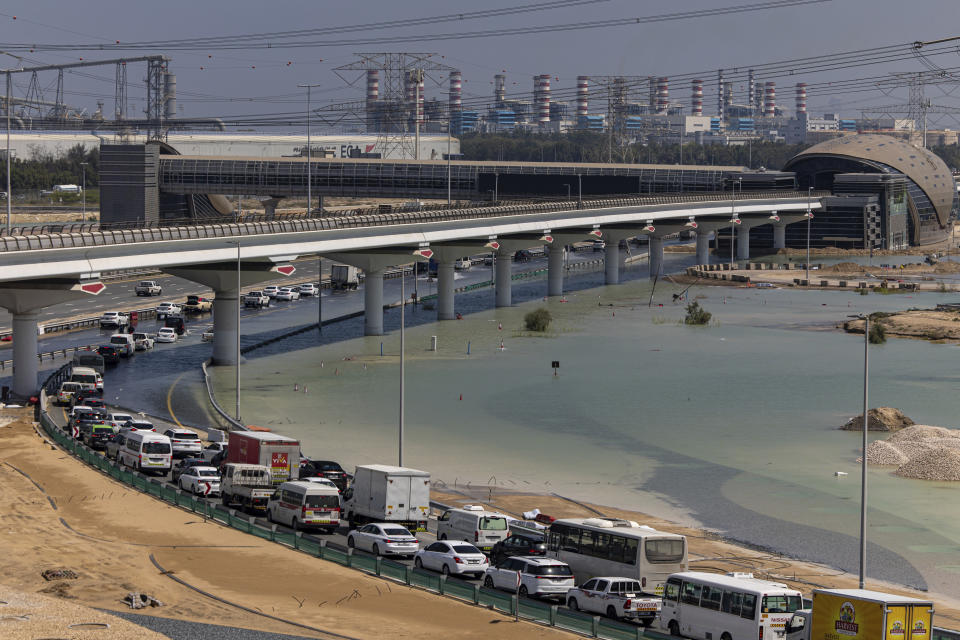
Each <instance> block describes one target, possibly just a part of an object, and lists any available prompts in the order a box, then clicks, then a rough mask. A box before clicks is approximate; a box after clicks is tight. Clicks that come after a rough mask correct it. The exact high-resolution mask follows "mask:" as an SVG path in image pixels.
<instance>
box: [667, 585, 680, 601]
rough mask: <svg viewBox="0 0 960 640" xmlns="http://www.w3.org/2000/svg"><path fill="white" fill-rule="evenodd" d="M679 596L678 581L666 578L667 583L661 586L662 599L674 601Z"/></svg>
mask: <svg viewBox="0 0 960 640" xmlns="http://www.w3.org/2000/svg"><path fill="white" fill-rule="evenodd" d="M679 597H680V583H679V582H675V581H673V580H667V584H666V585H665V586H664V588H663V599H664V600H669V601H670V602H676V601H677V598H679Z"/></svg>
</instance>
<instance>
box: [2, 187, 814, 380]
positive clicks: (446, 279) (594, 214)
mask: <svg viewBox="0 0 960 640" xmlns="http://www.w3.org/2000/svg"><path fill="white" fill-rule="evenodd" d="M813 195H814V196H815V198H814V199H811V198H810V194H808V193H807V192H806V191H804V192H796V191H780V192H767V193H762V192H754V193H746V194H742V197H739V198H737V199H731V198H728V197H727V194H723V193H719V194H718V193H714V194H699V195H687V196H673V197H669V198H668V197H664V196H656V197H647V198H630V199H618V200H599V201H592V202H584V203H582V204H580V203H577V202H575V201H561V202H553V203H543V204H538V205H517V206H500V207H482V208H475V209H452V210H441V211H431V212H411V213H397V214H384V215H376V216H358V217H352V216H348V217H333V218H330V217H318V218H308V219H300V220H294V221H270V222H261V223H247V224H220V225H208V226H202V225H198V226H188V227H158V228H145V229H132V230H122V231H120V230H118V231H110V230H104V231H92V232H87V233H54V234H40V235H32V236H2V237H0V306H3V307H5V308H7V309H8V310H9V311H10V312H11V314H13V334H14V335H13V339H14V344H15V345H17V349H15V351H14V393H15V394H17V395H18V396H29V395H32V394H33V393H34V391H35V390H36V384H37V360H36V353H37V310H38V309H41V308H44V307H49V306H52V305H55V304H59V303H60V302H64V301H66V300H69V299H70V298H71V297H74V296H77V295H96V294H97V293H99V292H100V291H101V290H102V289H103V285H102V284H100V283H99V282H98V281H97V279H98V278H99V274H100V273H101V272H104V271H115V270H123V269H134V268H138V269H142V268H155V269H162V270H164V271H167V272H169V273H172V274H175V275H177V276H180V277H183V278H186V279H189V280H192V281H194V282H199V283H201V284H204V285H206V286H209V287H211V288H212V289H213V290H214V292H215V299H214V345H213V358H214V362H215V363H217V364H233V363H235V362H236V360H235V353H234V345H235V344H236V337H237V332H238V331H239V326H238V324H237V316H236V314H235V313H233V309H235V307H236V305H237V304H238V301H239V295H240V289H241V288H242V287H247V286H249V285H252V284H255V283H257V282H261V281H264V280H267V279H272V278H274V277H276V273H278V272H279V273H281V274H286V275H289V274H290V273H292V271H293V270H292V268H291V267H290V266H289V265H288V264H287V263H289V262H290V261H291V260H293V259H295V258H298V257H300V256H305V255H321V256H326V257H329V258H331V259H334V260H337V261H339V262H342V263H345V264H352V265H355V266H357V267H360V268H362V269H363V270H364V271H365V272H366V281H365V289H366V292H365V297H366V307H365V316H366V320H365V331H366V333H367V334H368V335H379V334H382V333H383V305H382V300H383V273H384V271H385V270H386V269H387V268H389V267H392V266H395V265H401V264H409V263H411V262H414V261H417V260H426V259H429V258H431V257H433V258H435V259H436V260H437V262H438V270H437V271H438V286H437V291H438V305H437V308H438V318H439V319H440V320H447V319H452V318H453V317H455V313H454V295H453V291H454V287H453V281H454V262H455V261H456V260H457V258H459V257H461V256H464V255H472V254H478V253H492V254H493V255H494V256H495V261H496V262H497V263H499V264H498V266H497V268H496V273H497V276H498V277H497V278H496V283H495V287H496V301H497V305H498V306H509V305H510V304H511V293H510V287H511V279H510V277H509V265H510V261H511V260H512V256H513V253H514V252H515V251H516V250H517V249H520V248H525V247H531V246H537V245H541V246H545V247H547V251H548V272H549V273H548V295H551V296H557V295H562V293H563V255H564V247H565V246H566V245H568V244H572V243H573V242H577V241H581V240H588V239H603V240H607V244H606V254H605V260H606V281H607V283H608V284H616V283H617V282H619V265H620V263H621V260H622V254H621V250H620V244H621V242H623V241H625V240H626V239H627V238H630V237H634V236H638V235H645V236H647V237H648V238H649V241H650V271H651V277H653V276H656V275H657V274H659V272H660V268H661V265H662V260H663V239H664V237H666V236H669V235H672V234H675V233H677V232H679V231H684V230H689V231H694V232H697V233H698V237H697V253H698V261H699V262H701V263H707V262H709V254H708V251H707V249H708V247H707V242H706V240H707V235H708V233H709V231H711V230H715V229H718V228H720V227H726V226H733V227H737V228H738V240H739V243H740V244H741V246H747V247H749V232H750V228H751V227H754V226H757V225H760V224H772V225H783V224H790V223H791V222H795V221H799V220H804V219H808V217H810V216H812V213H811V211H812V210H819V209H820V208H821V204H820V201H819V199H817V198H819V197H820V196H823V195H826V194H823V193H819V192H818V193H815V194H813ZM741 257H749V256H743V255H742V256H741ZM238 262H239V264H240V268H239V270H240V275H239V276H238ZM504 265H505V267H506V268H504ZM238 280H239V282H238Z"/></svg>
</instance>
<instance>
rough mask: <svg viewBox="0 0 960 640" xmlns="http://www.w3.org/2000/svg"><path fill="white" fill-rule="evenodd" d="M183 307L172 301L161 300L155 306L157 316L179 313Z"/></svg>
mask: <svg viewBox="0 0 960 640" xmlns="http://www.w3.org/2000/svg"><path fill="white" fill-rule="evenodd" d="M182 311H183V308H182V307H181V306H180V305H178V304H175V303H173V302H161V303H160V305H159V306H158V307H157V317H158V318H162V317H164V316H168V315H172V314H176V313H181V312H182Z"/></svg>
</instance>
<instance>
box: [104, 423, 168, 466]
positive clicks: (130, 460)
mask: <svg viewBox="0 0 960 640" xmlns="http://www.w3.org/2000/svg"><path fill="white" fill-rule="evenodd" d="M124 437H125V438H126V442H124V444H123V447H121V448H120V449H118V450H117V462H118V464H119V465H120V466H127V467H133V468H134V469H136V470H137V471H140V472H143V473H146V472H147V471H159V472H160V473H164V474H165V473H167V472H168V471H170V466H171V464H172V462H173V447H172V445H171V444H170V438H168V437H167V436H163V435H160V434H159V433H155V432H153V431H127V432H125V433H124Z"/></svg>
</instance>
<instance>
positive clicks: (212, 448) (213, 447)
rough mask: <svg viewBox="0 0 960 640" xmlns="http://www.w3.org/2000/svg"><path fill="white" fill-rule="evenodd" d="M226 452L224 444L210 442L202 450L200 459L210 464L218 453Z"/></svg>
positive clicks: (225, 444)
mask: <svg viewBox="0 0 960 640" xmlns="http://www.w3.org/2000/svg"><path fill="white" fill-rule="evenodd" d="M226 450H227V443H226V442H211V443H210V444H208V445H207V446H206V447H204V448H203V452H202V453H201V454H200V457H201V458H203V459H204V460H206V461H207V462H210V461H211V460H213V458H214V457H215V456H216V455H217V454H218V453H220V452H221V451H226Z"/></svg>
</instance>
